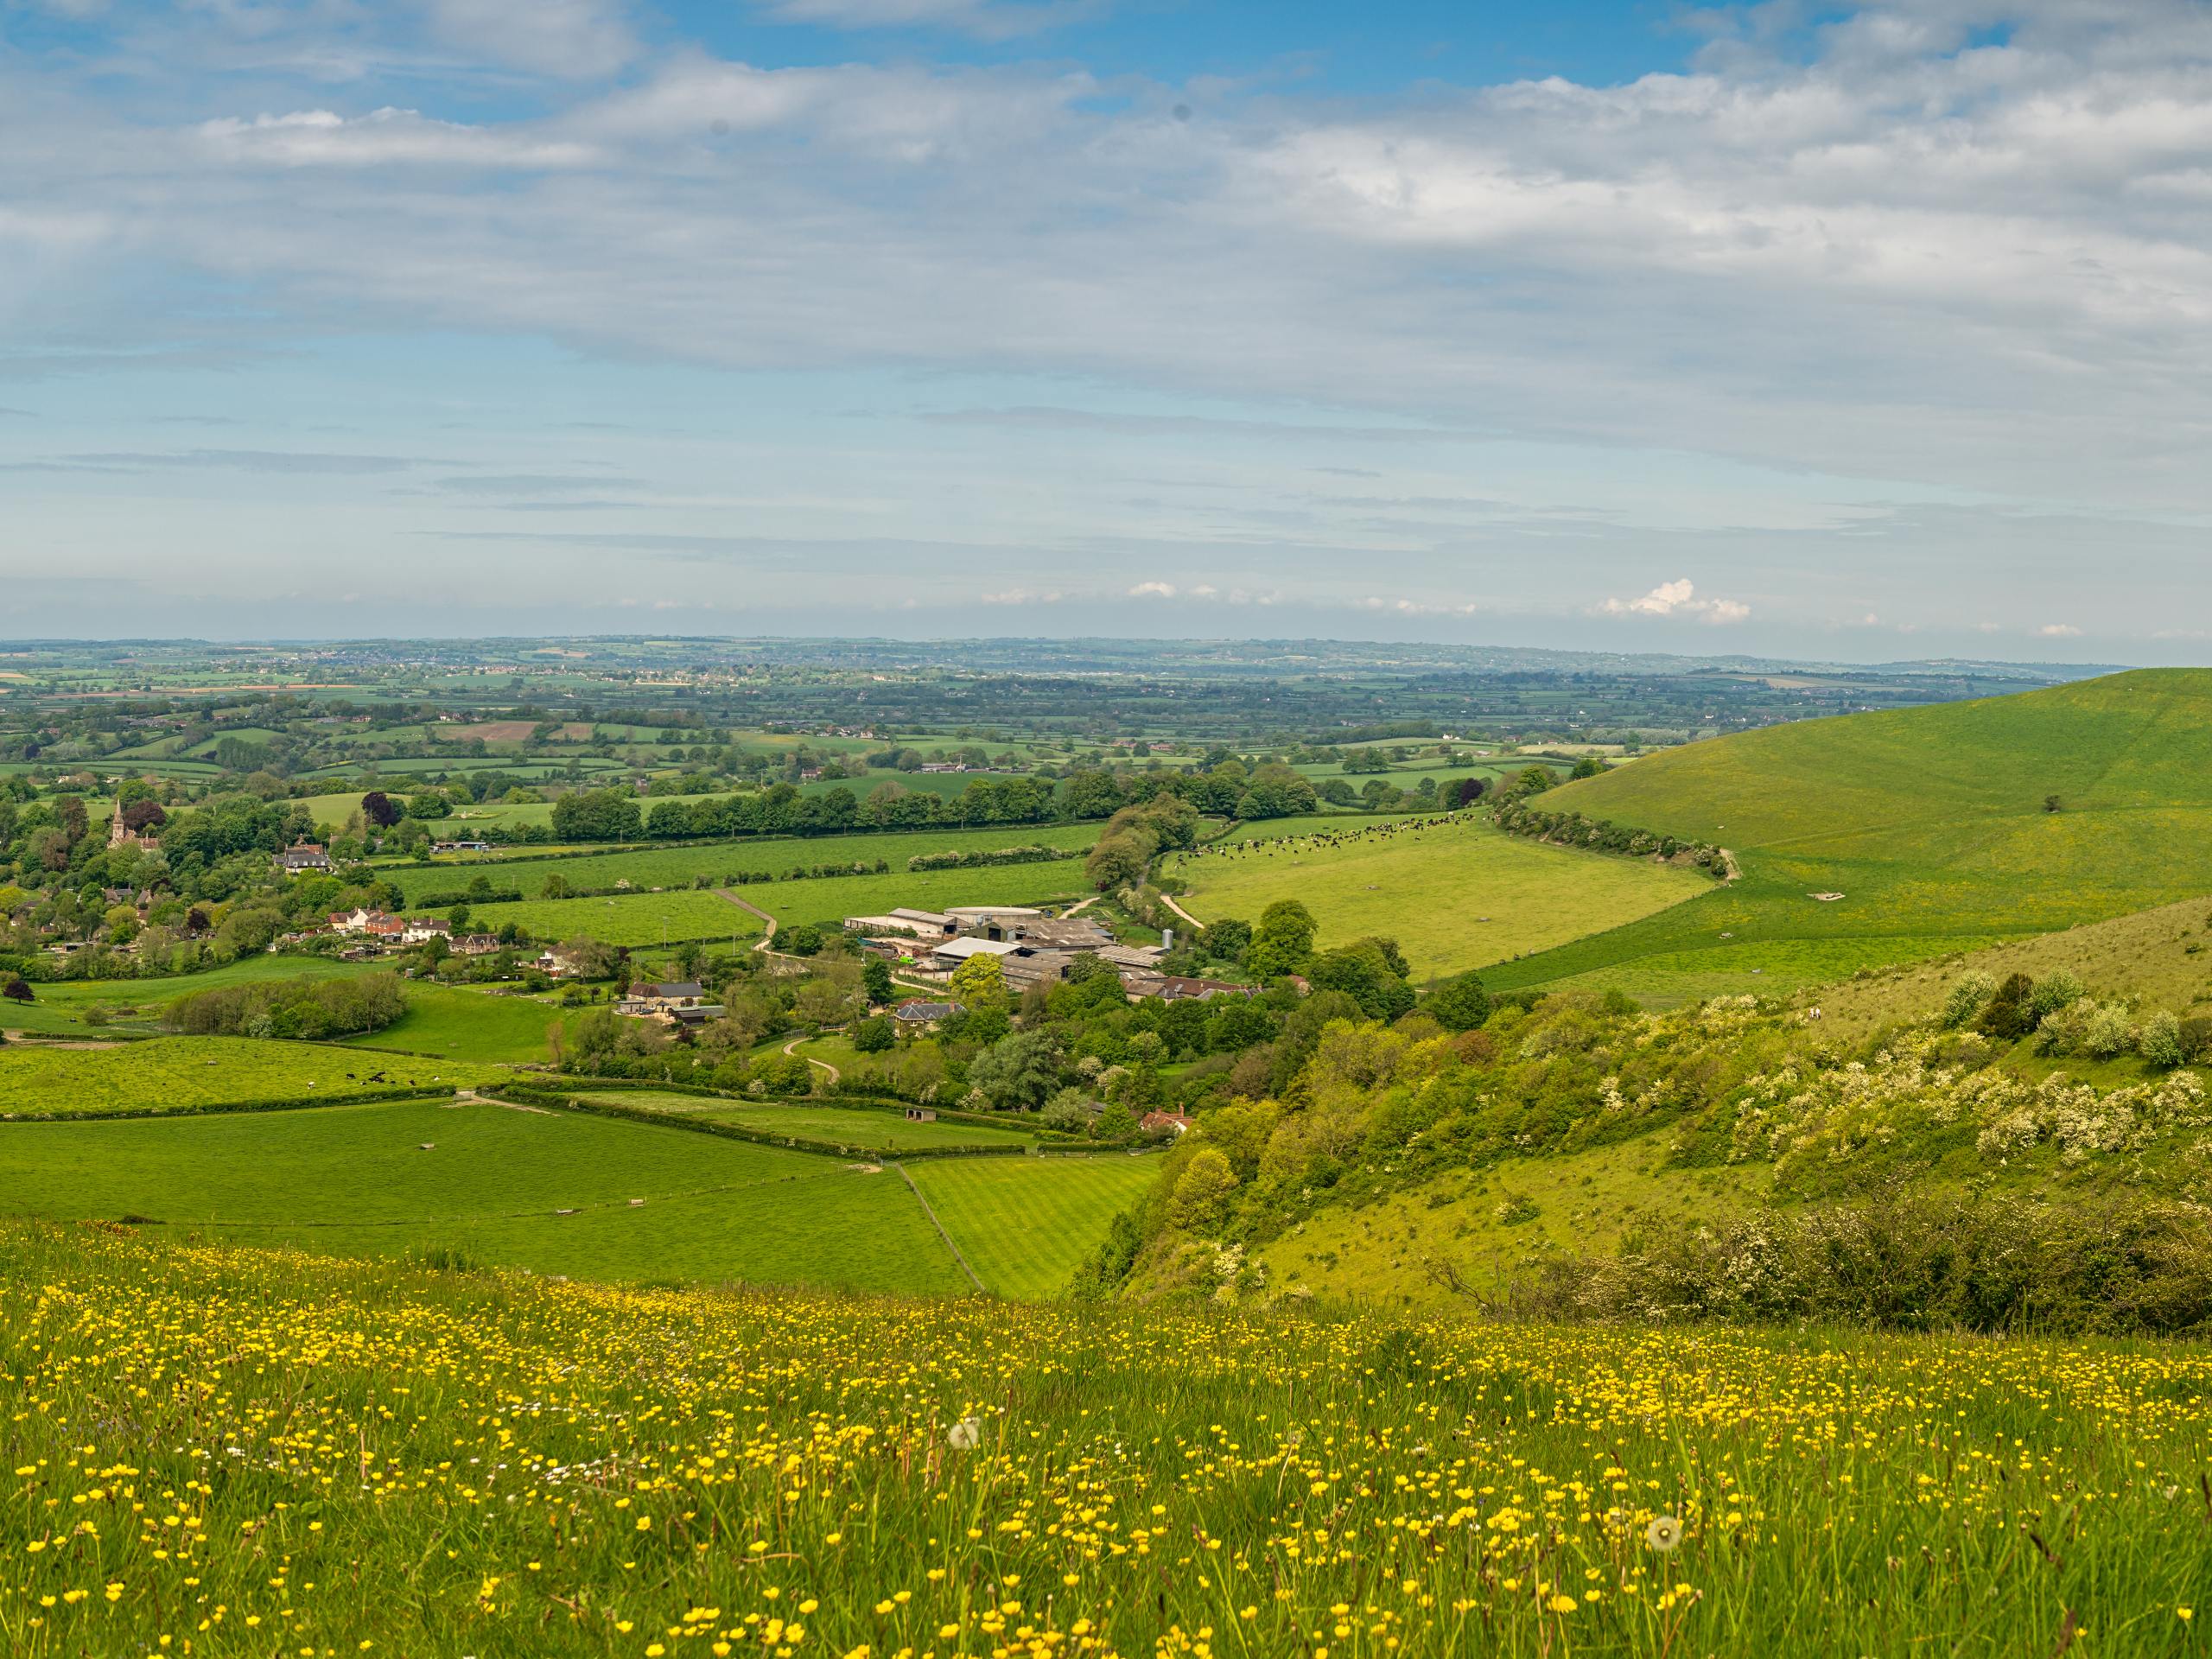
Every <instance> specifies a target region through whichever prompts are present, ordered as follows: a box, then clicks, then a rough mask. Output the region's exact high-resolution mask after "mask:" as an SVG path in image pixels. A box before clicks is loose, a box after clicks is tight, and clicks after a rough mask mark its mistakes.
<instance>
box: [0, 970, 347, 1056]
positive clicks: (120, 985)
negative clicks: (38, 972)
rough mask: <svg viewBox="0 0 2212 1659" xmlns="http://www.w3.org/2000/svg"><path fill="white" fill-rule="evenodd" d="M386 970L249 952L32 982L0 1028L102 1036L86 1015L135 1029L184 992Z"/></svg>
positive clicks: (2, 1014)
mask: <svg viewBox="0 0 2212 1659" xmlns="http://www.w3.org/2000/svg"><path fill="white" fill-rule="evenodd" d="M380 971H387V970H386V969H384V968H383V967H382V966H381V965H380V964H378V963H370V962H336V961H333V960H332V959H331V958H329V957H271V956H254V957H241V958H239V959H238V961H236V962H232V963H226V964H225V965H224V966H222V967H220V968H210V969H207V970H206V971H205V972H204V973H197V974H180V975H176V976H169V977H164V978H160V979H78V980H63V981H60V982H54V983H50V984H43V985H34V986H33V987H31V991H32V1000H31V1001H29V1002H15V1001H10V1002H7V1003H4V1004H0V1027H6V1028H7V1029H9V1030H11V1031H14V1030H22V1031H35V1032H46V1033H57V1034H60V1035H64V1036H69V1037H80V1038H86V1039H97V1038H98V1037H99V1035H100V1031H101V1027H100V1025H99V1023H98V1022H97V1021H88V1020H87V1018H86V1016H87V1014H89V1013H90V1012H91V1011H92V1010H94V1009H98V1010H99V1011H100V1013H101V1014H103V1015H105V1019H106V1020H107V1021H108V1022H111V1023H112V1024H113V1025H115V1026H117V1027H124V1028H130V1029H146V1028H149V1027H153V1026H154V1025H156V1024H157V1023H158V1022H159V1020H160V1018H161V1014H162V1009H163V1008H164V1007H167V1006H168V1004H169V1003H170V1002H173V1001H175V1000H176V999H177V998H178V997H181V996H191V995H195V994H197V993H199V992H200V991H212V990H216V989H219V988H222V987H224V986H226V985H243V984H249V983H253V982H258V981H262V980H270V979H340V978H345V977H347V976H351V975H354V974H369V973H377V972H380Z"/></svg>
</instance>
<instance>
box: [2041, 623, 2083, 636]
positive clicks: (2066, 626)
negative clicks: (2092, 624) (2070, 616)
mask: <svg viewBox="0 0 2212 1659" xmlns="http://www.w3.org/2000/svg"><path fill="white" fill-rule="evenodd" d="M2036 632H2037V633H2038V634H2040V635H2042V636H2043V637H2044V639H2080V638H2081V637H2082V630H2081V629H2079V628H2077V627H2075V626H2074V625H2073V624H2072V623H2070V622H2046V623H2044V625H2043V626H2041V627H2039V628H2037V630H2036Z"/></svg>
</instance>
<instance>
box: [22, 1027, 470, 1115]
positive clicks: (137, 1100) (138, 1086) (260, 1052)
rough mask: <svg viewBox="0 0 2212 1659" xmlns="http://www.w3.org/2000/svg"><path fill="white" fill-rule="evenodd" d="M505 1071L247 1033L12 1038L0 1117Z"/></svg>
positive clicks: (273, 1095) (446, 1084) (425, 1082)
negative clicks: (110, 1040)
mask: <svg viewBox="0 0 2212 1659" xmlns="http://www.w3.org/2000/svg"><path fill="white" fill-rule="evenodd" d="M374 1072H382V1073H383V1074H384V1081H383V1082H382V1083H372V1082H371V1081H369V1078H370V1076H371V1074H372V1073H374ZM503 1076H505V1071H503V1070H501V1069H500V1068H498V1067H494V1066H486V1065H476V1064H472V1063H470V1062H467V1061H462V1060H451V1061H448V1060H432V1059H422V1058H416V1057H414V1056H411V1055H399V1054H377V1053H373V1052H362V1051H360V1050H357V1049H351V1048H343V1047H339V1046H333V1045H329V1044H324V1043H288V1042H270V1041H265V1040H261V1039H255V1038H251V1037H157V1038H154V1039H149V1040H147V1041H143V1042H131V1043H118V1044H115V1045H113V1046H109V1047H104V1048H60V1047H53V1046H46V1045H43V1044H34V1043H10V1045H9V1046H7V1047H5V1048H0V1116H70V1115H72V1114H74V1113H82V1112H113V1111H133V1112H137V1111H178V1110H188V1109H195V1108H201V1107H208V1106H223V1105H243V1104H247V1103H252V1102H255V1101H264V1100H290V1099H296V1098H303V1097H306V1096H312V1095H315V1094H318V1093H321V1094H325V1095H342V1094H347V1093H351V1092H353V1091H355V1090H363V1089H373V1088H384V1087H391V1088H398V1087H402V1086H411V1085H415V1084H420V1085H422V1086H423V1087H424V1088H439V1087H443V1088H452V1087H454V1086H456V1085H469V1084H476V1083H481V1082H491V1081H494V1080H496V1079H497V1078H499V1077H503Z"/></svg>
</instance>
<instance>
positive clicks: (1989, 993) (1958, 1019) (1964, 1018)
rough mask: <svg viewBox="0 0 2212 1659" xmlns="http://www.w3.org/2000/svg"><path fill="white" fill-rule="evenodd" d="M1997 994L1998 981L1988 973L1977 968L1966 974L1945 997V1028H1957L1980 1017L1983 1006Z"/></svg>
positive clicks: (1943, 1018) (1943, 1015)
mask: <svg viewBox="0 0 2212 1659" xmlns="http://www.w3.org/2000/svg"><path fill="white" fill-rule="evenodd" d="M1994 995H1997V982H1996V981H1995V980H1994V979H1993V978H1991V977H1990V976H1988V975H1987V974H1985V973H1983V972H1981V971H1980V969H1976V970H1975V971H1974V972H1973V973H1970V974H1967V975H1966V976H1963V977H1962V978H1961V979H1960V981H1959V982H1958V983H1957V984H1955V985H1954V986H1952V987H1951V989H1950V993H1949V995H1947V996H1945V997H1944V999H1943V1014H1942V1020H1943V1025H1944V1027H1945V1029H1947V1030H1955V1029H1957V1028H1958V1027H1961V1026H1963V1025H1968V1024H1970V1023H1972V1022H1973V1021H1974V1020H1976V1019H1978V1018H1980V1014H1981V1010H1982V1008H1983V1007H1984V1006H1985V1005H1986V1004H1987V1002H1988V1001H1989V999H1990V998H1991V997H1993V996H1994Z"/></svg>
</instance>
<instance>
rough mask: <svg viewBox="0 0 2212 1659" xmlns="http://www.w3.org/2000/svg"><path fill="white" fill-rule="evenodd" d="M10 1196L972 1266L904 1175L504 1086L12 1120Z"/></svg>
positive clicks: (418, 1231)
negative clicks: (520, 1095)
mask: <svg viewBox="0 0 2212 1659" xmlns="http://www.w3.org/2000/svg"><path fill="white" fill-rule="evenodd" d="M264 1046H276V1045H264ZM426 1142H427V1143H428V1146H427V1148H426V1147H425V1145H424V1143H426ZM640 1198H641V1199H643V1200H645V1202H644V1203H643V1204H633V1203H632V1200H633V1199H640ZM0 1211H7V1212H11V1213H15V1214H18V1215H34V1216H43V1217H54V1218H57V1219H82V1218H96V1217H107V1218H111V1219H112V1218H115V1217H123V1216H140V1217H148V1218H149V1219H150V1220H152V1221H154V1222H157V1223H160V1224H162V1227H163V1228H164V1230H166V1231H167V1232H168V1234H169V1236H174V1237H180V1238H181V1237H186V1236H197V1237H201V1238H207V1239H223V1240H231V1241H238V1242H245V1243H284V1244H289V1245H294V1246H298V1247H301V1248H304V1249H315V1250H318V1251H323V1252H328V1253H334V1254H344V1255H404V1254H405V1253H408V1252H410V1251H422V1250H428V1249H440V1250H448V1251H458V1252H461V1253H462V1254H463V1255H467V1257H469V1258H470V1259H473V1260H475V1261H478V1262H486V1263H497V1264H499V1265H503V1266H509V1267H518V1268H531V1269H532V1270H534V1271H537V1272H540V1273H564V1274H575V1275H577V1276H579V1277H589V1278H594V1279H603V1280H651V1281H679V1280H681V1281H703V1282H707V1283H721V1282H728V1281H746V1282H749V1283H754V1284H812V1285H838V1286H849V1287H856V1288H868V1289H877V1290H899V1291H912V1292H944V1293H947V1294H950V1293H956V1292H957V1291H958V1290H960V1289H961V1288H963V1286H964V1284H965V1280H964V1279H963V1276H962V1275H961V1274H960V1273H959V1270H958V1268H957V1265H956V1264H955V1263H954V1262H953V1260H952V1258H951V1256H950V1253H949V1252H948V1251H947V1250H946V1249H945V1248H944V1242H943V1240H941V1239H940V1238H939V1237H938V1235H937V1232H936V1230H934V1229H933V1228H931V1226H930V1224H929V1221H928V1219H927V1217H925V1216H924V1215H923V1214H922V1212H921V1211H920V1208H919V1206H918V1205H916V1204H915V1203H914V1201H913V1197H912V1193H910V1192H908V1191H907V1190H906V1184H905V1183H904V1182H903V1181H901V1180H900V1179H899V1177H898V1175H897V1174H896V1173H888V1172H887V1173H882V1174H878V1175H866V1174H861V1173H856V1172H855V1171H854V1170H852V1169H849V1168H848V1167H847V1166H844V1165H842V1164H840V1163H838V1162H837V1161H836V1160H834V1159H829V1158H821V1157H816V1156H813V1155H811V1154H804V1153H798V1152H787V1151H784V1150H781V1149H779V1148H776V1147H760V1146H755V1145H753V1144H751V1143H749V1142H747V1141H734V1140H722V1139H718V1138H716V1137H715V1136H711V1135H696V1134H692V1133H689V1132H687V1131H684V1130H682V1129H677V1128H655V1127H653V1126H652V1125H650V1124H638V1123H629V1122H613V1121H611V1120H607V1119H604V1118H595V1117H592V1116H588V1115H585V1114H582V1113H572V1112H560V1111H553V1112H548V1111H541V1110H535V1109H519V1108H514V1107H509V1106H503V1105H499V1104H496V1103H492V1102H489V1101H468V1102H460V1103H454V1102H440V1101H402V1102H397V1103H378V1104H372V1105H365V1106H335V1107H327V1108H319V1109H312V1110H302V1111H289V1112H266V1113H237V1114H219V1115H213V1116H200V1117H189V1118H175V1119H168V1120H162V1119H153V1120H141V1121H133V1122H89V1123H10V1124H4V1125H0ZM556 1211H573V1212H574V1213H570V1214H558V1213H556Z"/></svg>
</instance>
